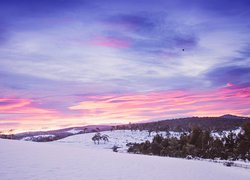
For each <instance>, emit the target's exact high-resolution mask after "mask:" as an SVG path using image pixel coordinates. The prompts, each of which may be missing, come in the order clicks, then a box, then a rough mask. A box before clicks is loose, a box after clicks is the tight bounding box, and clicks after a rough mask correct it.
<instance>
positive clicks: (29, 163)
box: [0, 131, 250, 180]
mask: <svg viewBox="0 0 250 180" xmlns="http://www.w3.org/2000/svg"><path fill="white" fill-rule="evenodd" d="M132 133H134V134H133V135H134V136H132V137H131V136H130V133H129V132H126V131H125V132H124V131H115V132H102V134H107V135H109V136H110V142H109V143H107V144H103V143H102V142H101V144H99V145H97V144H94V143H93V142H92V141H91V137H92V136H93V133H89V134H82V135H75V136H70V137H67V138H65V139H62V140H59V141H56V142H50V143H36V142H28V141H15V140H3V139H0V179H1V180H16V179H25V180H44V179H46V180H55V179H56V180H57V179H60V180H78V179H79V180H84V179H88V180H106V179H107V180H142V179H143V180H166V179H170V180H224V179H225V180H235V179H237V180H249V179H250V170H247V169H243V168H237V167H226V166H223V165H222V164H220V163H212V162H207V161H198V160H186V159H179V158H169V157H158V156H147V155H135V154H127V153H115V152H112V150H110V149H109V148H110V147H111V146H112V145H113V143H117V145H124V144H125V143H127V140H128V141H130V140H131V142H132V141H134V142H139V141H144V140H145V139H150V138H152V137H148V133H146V132H139V131H138V132H131V134H132ZM141 137H142V139H141Z"/></svg>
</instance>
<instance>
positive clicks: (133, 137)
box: [53, 130, 180, 152]
mask: <svg viewBox="0 0 250 180" xmlns="http://www.w3.org/2000/svg"><path fill="white" fill-rule="evenodd" d="M169 133H170V136H172V137H179V136H180V133H178V132H172V131H170V132H169ZM95 134H96V133H86V134H79V135H74V136H69V137H67V138H64V139H61V140H58V141H55V142H53V143H60V144H62V143H64V144H71V145H72V146H80V147H83V148H91V149H93V148H94V149H102V150H103V149H106V150H109V151H111V149H112V147H113V146H114V145H115V146H118V147H120V148H119V149H118V151H119V152H127V149H128V147H127V146H126V144H127V143H129V142H131V143H142V142H145V141H146V140H149V141H152V139H153V137H154V136H155V135H156V133H155V132H152V133H151V135H150V136H149V133H148V131H145V130H143V131H139V130H137V131H130V130H115V131H104V132H101V135H104V134H105V135H108V137H109V138H108V139H109V142H106V143H104V142H103V141H100V143H99V144H94V142H93V141H92V137H93V136H94V135H95ZM159 134H161V135H162V136H165V135H166V132H159Z"/></svg>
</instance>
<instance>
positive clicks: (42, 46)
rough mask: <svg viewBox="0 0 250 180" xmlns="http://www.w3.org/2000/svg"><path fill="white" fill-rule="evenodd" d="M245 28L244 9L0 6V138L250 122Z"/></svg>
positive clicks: (66, 0) (98, 0) (48, 2)
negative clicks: (222, 118) (195, 120)
mask: <svg viewBox="0 0 250 180" xmlns="http://www.w3.org/2000/svg"><path fill="white" fill-rule="evenodd" d="M249 19H250V2H249V1H246V0H245V1H244V0H238V1H228V0H219V1H218V0H217V1H216V0H211V1H198V0H196V1H195V0H190V1H184V0H183V1H181V0H177V1H172V0H154V1H149V0H148V1H146V0H138V1H136V0H134V1H132V0H131V1H129V0H127V1H119V0H105V1H103V0H91V1H90V0H89V1H87V0H41V1H37V0H22V1H21V0H1V1H0V90H1V94H0V131H1V130H3V131H6V130H8V129H15V130H17V131H22V130H33V129H50V128H58V127H66V126H73V125H82V124H98V123H123V122H124V123H126V122H129V121H132V122H135V121H143V120H158V119H164V118H171V117H183V116H192V115H200V116H212V115H221V114H223V113H235V114H238V115H245V116H249V115H250V103H249V102H250V21H249ZM183 49H184V51H183ZM211 93H215V94H216V95H218V96H219V97H220V98H219V99H218V97H216V96H211ZM152 94H153V95H152ZM180 94H181V96H185V97H186V98H184V99H183V98H182V100H181V101H180V102H179V101H177V99H178V98H177V97H178V96H179V95H180ZM194 94H195V95H196V96H198V97H199V98H198V99H202V100H199V101H198V100H197V99H195V98H194ZM141 97H143V99H144V98H145V99H148V100H149V101H150V102H152V103H150V105H149V104H148V102H147V101H146V102H145V103H144V102H143V100H141ZM229 97H231V98H229ZM107 98H108V99H107ZM161 99H162V100H161ZM187 99H188V101H187V102H186V100H187ZM194 99H195V102H194V101H192V100H194ZM191 101H192V102H191ZM114 102H116V103H114ZM117 103H118V104H119V106H117ZM138 103H139V105H138ZM114 104H116V105H115V106H114ZM201 104H202V107H203V109H200V108H201ZM149 106H150V108H149ZM170 106H171V107H170ZM214 106H220V107H217V109H216V108H214V109H213V108H212V107H214ZM221 106H223V108H222V109H221ZM210 107H211V108H212V109H211V108H210ZM197 109H199V110H197ZM114 112H116V113H114ZM214 112H216V113H214ZM114 114H115V115H114Z"/></svg>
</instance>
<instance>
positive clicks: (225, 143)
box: [128, 123, 250, 160]
mask: <svg viewBox="0 0 250 180" xmlns="http://www.w3.org/2000/svg"><path fill="white" fill-rule="evenodd" d="M128 146H129V149H128V152H130V153H137V154H148V155H158V156H169V157H180V158H189V159H190V158H194V157H198V158H204V159H216V158H219V159H222V160H238V159H242V160H250V123H246V124H244V125H243V126H242V132H241V133H239V134H235V133H233V132H230V133H229V134H228V135H224V136H223V137H221V138H214V137H212V136H211V131H209V130H207V129H204V128H201V127H199V126H194V127H193V128H192V130H191V132H190V133H183V134H182V135H181V136H180V138H176V137H165V138H164V137H162V136H161V135H159V134H157V135H156V136H154V138H153V141H152V142H149V141H146V142H144V143H134V144H129V145H128Z"/></svg>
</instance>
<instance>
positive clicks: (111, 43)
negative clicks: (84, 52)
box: [91, 37, 130, 48]
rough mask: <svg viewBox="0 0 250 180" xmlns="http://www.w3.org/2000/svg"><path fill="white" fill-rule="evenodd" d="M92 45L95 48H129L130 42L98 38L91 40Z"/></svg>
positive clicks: (111, 38)
mask: <svg viewBox="0 0 250 180" xmlns="http://www.w3.org/2000/svg"><path fill="white" fill-rule="evenodd" d="M91 44H93V45H95V46H103V47H112V48H128V47H129V46H130V43H129V41H128V40H125V39H121V38H115V37H96V38H94V39H93V40H91Z"/></svg>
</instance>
